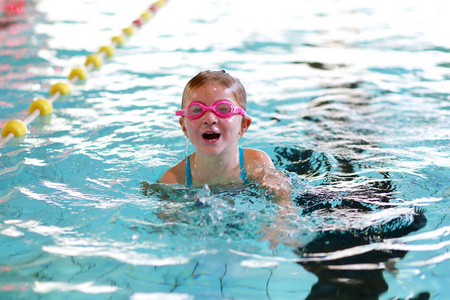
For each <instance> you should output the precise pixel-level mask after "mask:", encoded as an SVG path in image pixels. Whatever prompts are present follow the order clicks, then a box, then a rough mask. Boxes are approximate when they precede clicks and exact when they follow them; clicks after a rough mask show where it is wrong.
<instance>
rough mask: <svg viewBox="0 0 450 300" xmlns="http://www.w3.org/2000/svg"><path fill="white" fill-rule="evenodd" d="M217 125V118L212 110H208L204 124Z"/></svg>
mask: <svg viewBox="0 0 450 300" xmlns="http://www.w3.org/2000/svg"><path fill="white" fill-rule="evenodd" d="M216 123H217V116H216V114H215V113H213V112H212V111H211V110H208V111H207V112H205V114H204V115H203V116H202V124H205V125H210V124H216Z"/></svg>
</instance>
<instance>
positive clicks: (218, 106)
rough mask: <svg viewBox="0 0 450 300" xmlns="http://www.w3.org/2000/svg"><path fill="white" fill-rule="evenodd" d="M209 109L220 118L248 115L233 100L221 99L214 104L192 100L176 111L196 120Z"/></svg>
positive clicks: (179, 114)
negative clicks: (186, 105) (209, 104)
mask: <svg viewBox="0 0 450 300" xmlns="http://www.w3.org/2000/svg"><path fill="white" fill-rule="evenodd" d="M208 110H211V111H212V112H213V113H214V114H216V116H218V117H220V118H230V117H232V116H233V115H235V114H239V115H243V116H246V115H247V113H246V112H245V110H243V109H242V108H240V107H236V106H235V105H234V104H233V103H232V102H231V101H228V100H219V101H217V102H216V103H214V104H213V106H206V105H204V104H203V103H201V102H191V103H189V105H188V107H186V108H185V109H182V110H178V111H176V112H175V114H176V115H177V116H180V117H188V118H189V119H192V120H195V119H198V118H201V117H202V116H203V115H204V114H205V113H206V112H207V111H208Z"/></svg>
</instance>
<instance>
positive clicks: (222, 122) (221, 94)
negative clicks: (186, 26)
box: [159, 71, 291, 203]
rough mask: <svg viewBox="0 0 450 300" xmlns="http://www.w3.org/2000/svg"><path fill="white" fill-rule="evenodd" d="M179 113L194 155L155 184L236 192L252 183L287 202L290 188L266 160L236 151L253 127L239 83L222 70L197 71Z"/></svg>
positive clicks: (264, 156) (252, 152)
mask: <svg viewBox="0 0 450 300" xmlns="http://www.w3.org/2000/svg"><path fill="white" fill-rule="evenodd" d="M181 108H182V109H181V110H179V111H177V112H176V115H177V116H180V120H179V122H180V125H181V129H182V130H183V132H184V134H185V136H186V139H189V140H190V141H191V143H192V144H193V145H194V147H195V152H194V153H193V154H191V155H189V156H188V157H186V159H184V160H182V161H181V162H179V163H178V164H177V165H175V166H174V167H172V168H171V169H170V170H168V171H167V172H165V173H164V174H163V175H162V176H161V178H160V179H159V182H160V183H165V184H180V185H186V186H204V185H205V184H208V185H209V186H221V187H237V186H245V185H247V184H248V183H252V182H255V183H258V184H260V185H262V186H263V187H265V188H267V189H268V190H269V191H270V192H273V193H274V195H275V198H276V200H277V201H278V202H279V203H283V202H284V201H289V202H290V191H291V189H290V184H289V182H288V180H287V179H286V178H285V177H284V176H283V174H281V173H280V172H278V171H276V170H275V168H274V165H273V162H272V160H271V159H270V157H269V156H268V155H267V154H266V153H265V152H264V151H261V150H256V149H250V148H246V149H242V148H239V147H238V142H239V139H240V138H241V136H242V135H243V134H244V133H245V132H246V131H247V130H248V128H249V126H250V124H251V122H252V120H251V118H250V117H249V116H248V115H247V113H246V109H247V95H246V92H245V89H244V86H243V85H242V83H241V82H240V81H239V79H237V78H234V77H232V76H231V75H230V74H228V73H226V72H225V71H203V72H200V73H199V74H197V75H196V76H195V77H194V78H192V79H191V80H190V81H189V82H188V83H187V85H186V87H185V89H184V92H183V97H182V104H181ZM186 142H188V140H187V141H186Z"/></svg>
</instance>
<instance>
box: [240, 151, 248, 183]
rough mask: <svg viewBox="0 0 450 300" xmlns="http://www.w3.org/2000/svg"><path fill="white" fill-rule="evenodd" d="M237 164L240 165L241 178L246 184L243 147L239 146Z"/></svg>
mask: <svg viewBox="0 0 450 300" xmlns="http://www.w3.org/2000/svg"><path fill="white" fill-rule="evenodd" d="M239 164H240V166H241V179H242V181H243V182H244V185H247V184H248V180H247V172H246V171H245V166H244V165H245V162H244V149H242V148H241V147H239Z"/></svg>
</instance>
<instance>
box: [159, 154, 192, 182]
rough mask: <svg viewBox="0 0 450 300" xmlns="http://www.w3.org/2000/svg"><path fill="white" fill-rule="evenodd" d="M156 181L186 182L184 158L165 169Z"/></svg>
mask: <svg viewBox="0 0 450 300" xmlns="http://www.w3.org/2000/svg"><path fill="white" fill-rule="evenodd" d="M158 183H165V184H177V183H178V184H185V183H186V169H185V166H184V159H183V160H182V161H180V162H179V163H178V164H176V165H175V166H173V167H172V168H170V169H169V170H167V171H166V172H165V173H164V174H163V175H162V176H161V177H160V178H159V179H158Z"/></svg>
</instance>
